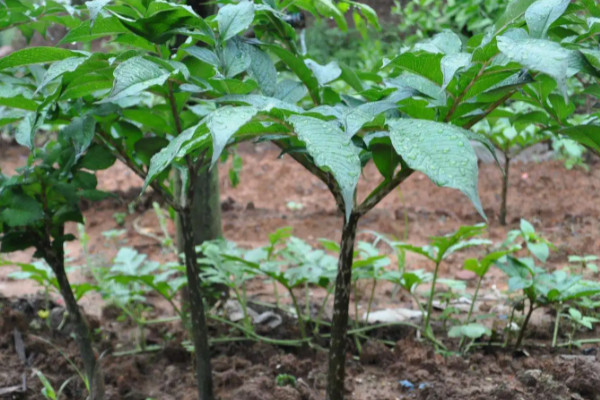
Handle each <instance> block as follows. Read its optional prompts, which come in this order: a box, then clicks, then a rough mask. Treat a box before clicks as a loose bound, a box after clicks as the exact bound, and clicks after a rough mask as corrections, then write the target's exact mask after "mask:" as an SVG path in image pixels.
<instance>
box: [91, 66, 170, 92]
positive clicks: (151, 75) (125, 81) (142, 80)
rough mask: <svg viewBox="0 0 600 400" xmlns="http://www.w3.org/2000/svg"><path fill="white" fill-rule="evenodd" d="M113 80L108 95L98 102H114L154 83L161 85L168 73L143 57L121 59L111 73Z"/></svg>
mask: <svg viewBox="0 0 600 400" xmlns="http://www.w3.org/2000/svg"><path fill="white" fill-rule="evenodd" d="M113 75H114V77H115V81H114V84H113V89H112V91H111V92H110V95H109V96H108V97H107V98H105V99H104V100H102V101H100V103H108V102H114V101H117V100H121V99H124V98H126V97H128V96H132V95H136V94H138V93H140V92H142V91H144V90H146V89H148V88H150V87H152V86H154V85H162V84H164V83H165V82H166V80H167V79H168V78H169V75H170V73H169V72H168V71H167V70H165V69H163V68H161V67H159V66H158V65H157V64H155V63H153V62H152V61H149V60H146V59H145V58H143V57H132V58H130V59H127V60H125V61H123V62H122V63H121V64H119V66H118V67H117V68H115V71H114V73H113Z"/></svg>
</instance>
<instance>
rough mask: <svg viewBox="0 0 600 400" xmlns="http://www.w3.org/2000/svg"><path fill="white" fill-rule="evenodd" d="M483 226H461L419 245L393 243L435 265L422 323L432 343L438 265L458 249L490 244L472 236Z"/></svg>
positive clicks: (426, 335)
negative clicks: (432, 315) (432, 318)
mask: <svg viewBox="0 0 600 400" xmlns="http://www.w3.org/2000/svg"><path fill="white" fill-rule="evenodd" d="M485 228H486V226H485V225H483V224H479V225H474V226H462V227H460V228H459V229H458V230H457V231H456V232H454V233H452V234H449V235H446V236H434V237H432V238H430V244H429V245H426V246H421V247H419V246H414V245H410V244H405V243H396V244H395V246H396V247H397V248H399V249H403V250H405V251H410V252H413V253H416V254H419V255H421V256H423V257H425V258H427V259H428V260H430V261H431V262H432V263H434V265H435V268H434V272H433V279H432V282H431V289H430V291H429V296H428V300H427V304H426V312H425V317H424V323H423V330H424V334H425V337H426V338H428V339H430V340H432V341H434V343H440V342H438V341H437V340H436V339H435V335H434V333H433V329H432V328H431V324H430V321H431V314H432V312H433V299H434V297H435V292H436V284H437V281H438V273H439V269H440V265H441V263H442V261H443V260H444V259H445V258H447V257H449V256H450V255H452V254H453V253H455V252H457V251H459V250H462V249H465V248H468V247H473V246H480V245H486V244H490V243H491V242H490V241H489V240H485V239H474V238H473V237H474V236H478V235H481V234H482V233H483V232H484V230H485Z"/></svg>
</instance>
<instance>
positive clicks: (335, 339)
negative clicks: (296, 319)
mask: <svg viewBox="0 0 600 400" xmlns="http://www.w3.org/2000/svg"><path fill="white" fill-rule="evenodd" d="M358 219H359V216H358V215H357V214H355V213H352V214H351V215H350V217H349V218H348V220H347V221H345V222H344V227H343V230H342V240H341V243H340V257H339V260H338V272H337V278H336V282H335V297H334V304H333V321H332V327H331V344H330V347H329V370H328V373H327V397H326V398H327V400H343V398H344V377H345V367H346V335H347V330H348V306H349V303H350V288H351V284H352V258H353V253H354V240H355V239H356V226H357V225H358Z"/></svg>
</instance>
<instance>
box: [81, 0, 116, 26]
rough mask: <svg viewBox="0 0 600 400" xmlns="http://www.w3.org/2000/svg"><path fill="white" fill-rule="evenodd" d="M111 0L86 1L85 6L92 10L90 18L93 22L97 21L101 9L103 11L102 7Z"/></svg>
mask: <svg viewBox="0 0 600 400" xmlns="http://www.w3.org/2000/svg"><path fill="white" fill-rule="evenodd" d="M111 1H112V0H91V1H86V2H85V6H86V7H87V9H88V11H89V12H90V20H91V21H92V24H93V23H94V22H95V21H96V18H97V17H98V14H100V11H102V9H103V8H104V7H105V6H106V5H107V4H108V3H110V2H111Z"/></svg>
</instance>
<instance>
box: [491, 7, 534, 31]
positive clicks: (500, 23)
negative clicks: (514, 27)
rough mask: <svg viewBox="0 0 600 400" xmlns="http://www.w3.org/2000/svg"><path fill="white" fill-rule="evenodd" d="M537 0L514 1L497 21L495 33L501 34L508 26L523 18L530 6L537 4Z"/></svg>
mask: <svg viewBox="0 0 600 400" xmlns="http://www.w3.org/2000/svg"><path fill="white" fill-rule="evenodd" d="M535 1H536V0H512V1H511V2H510V3H509V4H508V6H507V7H506V11H504V14H502V16H501V17H500V18H499V19H498V20H497V21H496V25H495V28H496V29H495V30H496V32H495V33H500V32H501V31H503V30H504V29H505V28H506V27H507V26H509V25H510V24H512V23H513V22H515V21H517V20H518V19H519V18H521V17H522V16H523V15H524V14H525V12H526V11H527V9H528V8H529V6H531V5H532V4H533V3H535Z"/></svg>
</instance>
